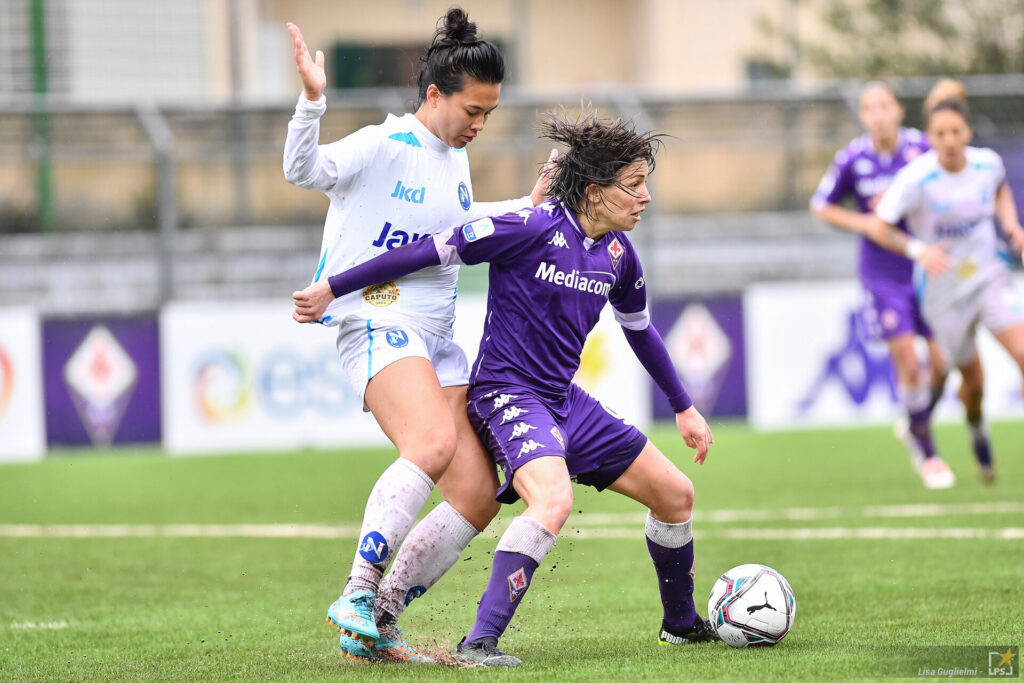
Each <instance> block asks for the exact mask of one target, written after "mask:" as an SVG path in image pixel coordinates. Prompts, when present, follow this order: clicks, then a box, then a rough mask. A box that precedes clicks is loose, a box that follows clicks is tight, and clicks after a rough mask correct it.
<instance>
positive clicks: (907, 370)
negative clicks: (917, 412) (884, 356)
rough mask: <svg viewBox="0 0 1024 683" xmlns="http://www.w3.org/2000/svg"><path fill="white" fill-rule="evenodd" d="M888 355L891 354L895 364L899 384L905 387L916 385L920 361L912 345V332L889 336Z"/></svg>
mask: <svg viewBox="0 0 1024 683" xmlns="http://www.w3.org/2000/svg"><path fill="white" fill-rule="evenodd" d="M888 342H889V355H890V356H892V362H893V365H895V366H896V374H897V376H898V377H899V382H900V384H901V385H903V386H906V387H914V386H917V383H918V381H919V377H920V373H921V363H920V361H919V360H918V358H917V349H916V348H915V346H914V334H913V333H912V332H907V333H905V334H898V335H896V336H894V337H890V338H889V340H888Z"/></svg>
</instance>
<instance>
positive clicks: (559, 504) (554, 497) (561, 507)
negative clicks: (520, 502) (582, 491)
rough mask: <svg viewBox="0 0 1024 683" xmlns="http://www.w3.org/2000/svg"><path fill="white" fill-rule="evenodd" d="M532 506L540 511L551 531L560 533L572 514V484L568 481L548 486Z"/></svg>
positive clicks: (545, 524)
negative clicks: (563, 483)
mask: <svg viewBox="0 0 1024 683" xmlns="http://www.w3.org/2000/svg"><path fill="white" fill-rule="evenodd" d="M530 507H531V508H535V509H536V511H537V512H538V513H540V516H541V517H542V518H543V523H544V526H546V527H547V528H548V530H549V531H551V532H552V533H558V531H559V530H560V529H561V528H562V526H563V525H564V524H565V522H566V520H568V519H569V515H571V514H572V485H571V484H569V483H568V482H566V483H565V485H564V486H563V485H561V484H553V485H552V486H549V487H547V488H546V489H545V490H544V492H543V493H542V495H541V496H539V497H538V499H537V500H536V501H535V502H533V503H531V505H530Z"/></svg>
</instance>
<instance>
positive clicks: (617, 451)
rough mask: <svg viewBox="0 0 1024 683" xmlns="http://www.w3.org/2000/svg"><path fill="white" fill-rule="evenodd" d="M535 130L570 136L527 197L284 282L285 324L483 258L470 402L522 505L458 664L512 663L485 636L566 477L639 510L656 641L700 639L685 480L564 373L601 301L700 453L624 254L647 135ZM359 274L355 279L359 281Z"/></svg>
mask: <svg viewBox="0 0 1024 683" xmlns="http://www.w3.org/2000/svg"><path fill="white" fill-rule="evenodd" d="M543 132H544V135H545V136H546V137H548V138H551V139H553V140H555V141H558V142H561V143H563V144H565V145H566V146H567V147H568V151H567V152H566V153H565V154H563V155H562V156H561V157H559V158H558V160H557V162H556V165H555V168H554V170H553V171H552V178H551V189H550V196H551V197H553V199H552V200H551V201H548V202H545V203H543V204H541V205H540V206H538V207H536V208H534V209H525V210H522V211H519V212H516V213H512V214H506V215H505V216H501V217H499V218H493V219H492V218H484V219H481V220H478V221H474V222H472V223H468V224H466V225H465V226H463V227H462V228H455V229H452V230H449V231H447V232H446V233H439V234H438V235H436V236H435V237H434V238H433V239H432V240H421V241H419V242H415V243H413V244H411V245H409V246H407V247H403V248H402V249H397V250H394V251H392V252H390V253H388V254H384V255H381V256H380V257H378V258H375V259H372V260H370V261H367V262H366V263H364V264H361V265H359V266H356V267H355V268H352V269H351V270H348V271H346V272H345V273H342V274H339V275H336V276H333V277H331V278H329V280H328V282H329V287H328V286H326V285H324V284H323V283H318V284H315V285H312V286H311V287H309V288H307V289H306V290H304V291H303V292H298V293H296V295H295V297H294V299H295V305H296V308H295V313H294V314H293V315H294V317H295V318H296V320H298V321H300V322H308V321H311V320H315V319H317V316H318V315H320V314H321V311H322V310H323V308H324V307H326V305H327V304H328V303H329V302H330V300H331V299H333V297H335V296H340V295H342V294H344V293H345V292H348V291H353V290H355V289H358V288H359V287H363V286H366V285H368V284H371V283H373V282H377V281H379V280H381V279H389V278H392V277H397V276H398V275H399V274H400V273H407V272H410V271H412V270H415V269H419V268H424V267H427V266H430V265H437V264H439V263H467V264H473V263H480V262H483V261H489V262H490V264H491V266H490V289H489V292H488V305H487V318H486V324H485V327H484V333H483V339H482V340H481V342H480V351H479V354H478V356H477V360H476V363H475V364H474V368H473V373H472V377H471V380H470V392H469V414H470V420H471V421H472V422H473V425H474V427H476V429H477V431H478V433H479V434H480V435H481V438H483V439H484V441H485V442H486V443H487V445H488V448H489V450H490V451H491V454H492V455H493V456H494V457H495V459H496V460H497V462H498V464H499V465H500V467H501V469H502V470H503V471H504V474H505V483H504V485H503V486H502V487H501V488H500V489H499V492H498V499H499V500H500V501H502V502H507V503H511V502H514V501H515V500H517V499H518V498H520V497H521V498H522V499H523V501H524V502H525V503H526V510H525V512H524V513H523V514H522V515H520V516H519V517H516V518H515V519H514V520H513V521H512V523H511V524H510V525H509V527H508V529H507V530H506V531H505V533H504V534H503V535H502V537H501V539H500V541H499V542H498V547H497V551H496V552H495V556H494V564H493V566H492V570H491V578H490V581H489V583H488V585H487V589H486V590H485V592H484V594H483V597H482V598H481V600H480V606H479V608H478V611H477V618H476V622H475V623H474V625H473V628H472V629H471V630H470V632H469V634H468V635H467V636H466V638H465V639H463V641H462V642H461V643H459V645H458V646H457V648H456V653H455V656H456V658H457V659H459V660H460V661H465V662H473V663H478V664H485V665H491V666H516V665H518V664H520V663H521V662H520V661H519V660H518V659H517V658H515V657H512V656H510V655H506V654H504V653H502V652H501V651H500V650H498V648H497V641H498V638H499V637H500V636H501V635H502V633H504V631H505V628H506V627H507V626H508V623H509V621H510V620H511V618H512V616H513V614H514V612H515V609H516V607H518V605H519V603H520V602H522V596H523V594H524V593H525V592H526V591H527V589H528V588H529V585H530V581H531V579H532V576H533V573H534V571H535V570H536V569H537V567H538V565H539V564H540V563H541V561H542V560H543V559H544V556H545V555H546V554H547V553H548V551H550V550H551V548H552V546H553V545H554V543H555V538H556V536H557V534H558V532H559V531H560V530H561V528H562V525H563V524H565V521H566V519H567V518H568V516H569V514H570V512H571V510H572V501H573V496H572V487H571V482H572V481H576V482H577V483H581V484H587V485H590V486H593V487H595V488H597V489H598V490H602V489H605V488H610V489H611V490H613V491H617V492H618V493H621V494H623V495H626V496H629V497H630V498H633V499H635V500H637V501H639V502H640V503H642V504H644V505H645V506H647V508H648V509H649V514H648V516H647V523H646V537H647V547H648V550H649V552H650V555H651V558H652V559H653V561H654V566H655V570H656V573H657V576H658V585H659V588H660V592H661V599H662V605H663V619H662V625H661V630H660V638H661V640H662V641H663V642H666V643H674V644H680V643H686V642H694V641H706V640H714V639H716V636H715V635H714V631H713V630H712V629H711V626H710V625H709V624H708V623H707V621H706V620H704V619H703V618H701V617H700V616H699V615H698V614H697V611H696V609H695V606H694V602H693V595H692V594H693V557H694V554H693V534H692V529H691V519H690V516H691V510H692V507H693V495H694V494H693V484H692V483H691V481H690V479H689V478H688V477H687V476H686V475H685V474H683V473H682V472H681V471H680V470H679V469H678V468H677V467H676V466H675V465H674V464H673V463H672V462H671V461H670V460H669V459H668V458H667V457H665V455H663V454H662V453H661V451H660V450H658V448H657V447H656V446H655V445H654V444H653V443H651V442H650V441H648V440H647V438H646V437H645V436H644V435H643V434H642V433H640V432H639V431H638V430H637V429H636V428H635V427H633V426H632V425H629V424H627V423H626V422H624V421H623V420H622V419H620V418H619V417H617V416H616V415H614V414H613V413H612V412H611V411H609V410H607V409H605V408H604V407H603V406H602V405H601V404H600V403H599V402H598V401H597V400H596V399H594V398H593V397H591V396H590V395H588V394H587V393H586V392H585V391H583V390H582V389H581V388H579V387H578V386H577V385H575V384H574V383H573V382H572V378H573V376H574V374H575V373H576V370H577V369H578V367H579V363H580V354H581V352H582V350H583V344H584V342H585V341H586V337H587V334H588V333H589V332H590V330H591V329H593V327H594V325H596V324H597V321H598V318H599V316H600V313H601V309H602V308H604V305H605V303H606V302H608V301H610V302H611V304H612V307H613V309H614V313H615V317H616V319H617V320H618V321H619V323H620V324H621V325H622V328H623V332H624V333H625V335H626V338H627V340H628V341H629V344H630V346H631V347H632V349H633V351H634V352H635V354H636V356H637V358H639V359H640V361H641V363H642V364H643V365H644V367H645V368H646V369H647V371H648V372H649V373H650V374H651V376H652V377H653V378H654V380H655V382H656V383H657V384H658V386H659V387H660V388H661V389H662V391H663V392H664V393H665V395H666V396H667V397H668V400H669V403H670V404H671V405H672V407H673V410H674V411H675V413H676V425H677V427H678V429H679V433H680V434H681V435H682V437H683V439H684V441H685V442H686V444H687V445H688V446H690V447H691V448H694V449H696V451H697V454H696V456H695V457H694V462H697V463H703V462H704V459H705V458H706V457H707V452H708V447H709V446H710V444H711V443H712V440H713V439H712V435H711V430H710V428H709V427H708V425H707V422H706V421H705V420H704V418H703V417H702V416H701V414H700V413H699V412H698V411H697V410H696V408H695V407H694V406H693V404H692V402H691V401H690V399H689V397H688V396H687V394H686V391H685V389H684V388H683V386H682V383H681V382H680V381H679V377H678V376H677V375H676V372H675V369H674V367H673V364H672V361H671V359H670V358H669V355H668V352H667V351H666V349H665V345H664V343H663V342H662V340H661V337H660V336H659V334H658V332H657V330H656V329H655V328H654V326H653V325H651V321H650V315H649V314H648V310H647V294H646V285H645V283H644V278H643V271H642V269H641V266H640V262H639V259H638V258H637V253H636V250H635V249H634V247H633V245H632V244H631V243H630V242H629V240H628V239H627V237H626V235H625V233H626V232H628V231H631V230H632V229H633V228H634V227H635V226H636V225H637V223H639V221H640V217H641V214H642V213H643V211H644V209H645V207H646V205H647V203H648V202H650V200H651V197H650V194H649V193H648V191H647V176H648V174H649V173H650V171H651V170H652V169H653V167H654V152H655V146H656V141H657V136H655V135H652V134H639V133H637V132H636V131H635V130H634V129H633V128H632V127H631V126H628V125H626V124H623V123H621V122H615V123H608V122H604V121H601V120H599V119H598V118H597V116H596V115H595V114H585V115H583V116H582V117H581V118H580V119H579V120H577V121H576V122H571V121H567V120H564V119H560V118H557V117H554V116H552V117H550V118H549V119H548V120H547V122H546V123H545V125H544V129H543ZM364 283H365V284H364Z"/></svg>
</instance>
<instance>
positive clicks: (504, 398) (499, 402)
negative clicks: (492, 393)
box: [494, 394, 519, 410]
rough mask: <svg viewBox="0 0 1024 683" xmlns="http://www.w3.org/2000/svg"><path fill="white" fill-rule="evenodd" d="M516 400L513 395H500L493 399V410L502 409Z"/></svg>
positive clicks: (515, 396)
mask: <svg viewBox="0 0 1024 683" xmlns="http://www.w3.org/2000/svg"><path fill="white" fill-rule="evenodd" d="M517 398H519V397H518V396H517V395H515V394H502V395H500V396H498V398H496V399H494V409H495V410H497V409H498V408H504V407H505V406H507V405H508V402H509V401H511V400H513V399H517Z"/></svg>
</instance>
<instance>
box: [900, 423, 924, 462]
mask: <svg viewBox="0 0 1024 683" xmlns="http://www.w3.org/2000/svg"><path fill="white" fill-rule="evenodd" d="M892 435H893V436H895V437H896V440H897V441H899V442H900V443H901V444H903V447H904V448H906V449H907V455H908V456H909V457H910V466H911V467H913V468H914V471H915V472H920V471H921V465H922V464H924V451H922V450H921V446H920V445H919V444H918V443H917V439H915V438H914V434H913V433H912V432H911V431H910V420H909V419H907V417H906V416H904V417H901V418H900V419H898V420H896V424H894V425H893V426H892Z"/></svg>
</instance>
